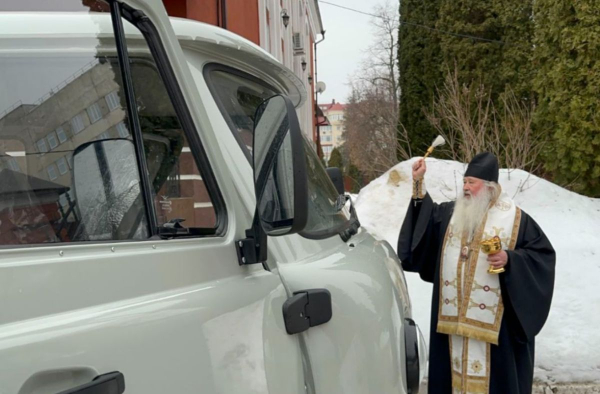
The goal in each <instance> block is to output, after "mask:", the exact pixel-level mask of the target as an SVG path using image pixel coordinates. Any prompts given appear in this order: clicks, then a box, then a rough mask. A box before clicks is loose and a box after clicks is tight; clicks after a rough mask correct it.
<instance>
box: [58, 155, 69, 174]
mask: <svg viewBox="0 0 600 394" xmlns="http://www.w3.org/2000/svg"><path fill="white" fill-rule="evenodd" d="M56 166H57V167H58V172H60V175H65V174H66V173H67V171H69V168H68V167H67V161H66V160H65V158H64V157H61V158H60V159H58V160H57V161H56Z"/></svg>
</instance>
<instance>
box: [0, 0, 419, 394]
mask: <svg viewBox="0 0 600 394" xmlns="http://www.w3.org/2000/svg"><path fill="white" fill-rule="evenodd" d="M125 3H127V4H129V5H131V6H132V7H134V8H137V9H141V10H142V11H144V13H145V14H146V15H147V16H148V17H149V18H150V20H151V21H152V22H153V23H154V25H155V26H156V28H157V30H158V33H159V35H160V39H161V41H162V45H163V46H164V47H165V50H166V52H167V56H168V59H169V63H170V64H171V66H172V68H173V71H174V73H175V75H176V78H177V82H178V84H179V87H180V88H181V90H182V93H183V96H184V98H185V101H186V105H187V106H188V108H189V110H190V112H191V115H192V118H193V120H194V123H195V125H196V128H197V130H198V134H199V136H200V139H201V141H202V143H203V145H204V148H205V150H206V155H207V157H208V159H209V161H210V163H211V167H212V169H213V171H214V174H215V178H216V180H217V183H218V185H219V189H220V191H221V193H222V195H223V199H224V201H225V205H226V208H227V219H228V226H227V229H226V232H225V234H224V235H223V236H221V237H214V238H213V237H208V238H201V239H200V238H197V239H186V240H183V239H181V240H149V241H142V242H102V243H88V244H62V245H58V246H40V247H38V246H35V247H27V248H2V249H0V301H1V303H2V307H0V391H1V392H15V393H20V394H28V393H38V392H39V393H41V392H54V391H60V390H64V389H68V388H71V387H74V386H76V385H78V384H83V383H86V382H87V381H89V380H90V378H93V377H94V376H95V375H98V374H102V373H107V372H110V371H113V370H119V371H120V372H122V373H123V374H124V375H125V380H126V384H127V391H126V392H127V393H129V392H132V393H166V392H174V393H175V392H177V393H188V392H189V393H191V392H207V393H267V392H268V393H277V394H279V393H284V394H285V393H290V394H292V393H293V394H299V393H304V392H309V393H311V392H312V390H313V389H314V392H316V393H356V394H358V393H367V392H378V393H404V392H405V391H406V389H405V384H406V383H405V382H406V376H405V359H404V357H405V356H404V332H403V322H404V318H406V317H410V302H409V299H408V293H407V290H406V283H405V281H404V277H403V273H402V271H401V268H400V266H399V262H398V260H397V257H396V256H395V253H394V251H393V249H392V248H391V247H390V246H389V245H388V244H387V243H386V242H383V241H377V240H375V239H373V238H372V237H371V236H370V235H369V234H368V233H366V231H365V230H364V229H360V230H359V233H358V234H356V235H355V236H354V237H352V238H351V239H350V240H349V241H348V242H343V241H342V240H341V238H340V237H339V236H338V235H335V234H334V235H332V236H331V237H329V238H325V239H321V240H311V239H307V238H304V237H302V236H300V235H289V236H284V237H269V239H268V245H269V250H268V255H269V258H268V266H269V267H270V269H271V272H268V271H265V270H264V269H263V267H262V266H261V265H260V264H257V265H253V266H239V265H238V262H237V255H236V249H235V242H236V240H239V239H242V238H244V236H245V230H246V229H248V228H250V226H251V224H252V219H253V216H254V212H255V205H256V201H255V196H254V183H253V174H252V168H251V165H250V163H249V162H248V160H247V158H246V156H244V154H243V153H242V151H241V150H240V146H239V145H238V142H237V141H236V139H235V138H234V137H233V135H232V133H231V130H230V129H229V126H228V124H227V122H226V121H225V119H224V118H223V116H222V115H221V112H220V110H219V108H218V106H217V104H216V103H215V100H214V98H213V97H212V95H211V92H210V90H209V88H208V85H207V83H206V81H205V77H204V75H203V69H204V67H205V66H206V65H207V64H210V63H220V64H224V65H227V66H229V67H233V68H236V69H239V70H242V71H244V72H246V73H249V74H251V75H253V76H255V77H257V78H259V79H261V80H265V81H267V82H268V83H269V84H270V85H272V86H274V87H275V88H276V89H277V90H279V91H280V93H283V94H286V95H288V96H289V97H290V98H292V100H293V101H294V103H295V104H296V105H297V106H302V105H309V104H308V103H310V100H307V98H308V96H307V93H306V92H305V90H304V87H303V84H302V82H301V81H300V80H299V79H298V78H297V77H296V76H295V75H294V74H293V73H292V72H291V71H290V70H287V69H286V68H285V67H284V66H282V65H281V64H279V63H278V62H277V61H276V60H275V59H274V58H273V57H272V56H270V55H269V54H268V53H266V52H265V51H264V50H262V49H261V48H259V47H258V46H256V45H254V44H252V43H251V42H249V41H247V40H244V39H243V38H241V37H238V36H236V35H234V34H232V33H230V32H227V31H225V30H222V29H219V28H215V27H212V26H208V25H205V24H202V23H198V22H191V21H187V20H178V19H171V20H169V19H168V18H167V17H166V13H165V12H164V6H163V4H162V2H161V1H160V0H126V1H125ZM124 27H125V32H126V34H127V35H128V38H142V36H141V35H139V34H138V33H137V32H136V31H134V30H132V29H131V26H128V24H125V25H124ZM111 29H112V26H111V23H110V18H108V16H90V15H76V14H58V15H56V14H55V15H49V14H34V15H31V14H19V15H17V14H10V15H9V14H0V48H2V51H1V54H2V55H3V56H6V54H10V53H11V51H12V50H19V49H20V50H21V51H22V52H23V48H29V49H28V50H29V52H30V53H36V52H43V51H46V52H52V51H67V52H68V51H72V52H76V51H77V47H78V44H77V42H78V41H85V40H87V39H89V38H94V37H96V36H97V35H98V34H100V33H102V34H104V33H103V32H111V31H112V30H111ZM15 32H16V33H15ZM73 43H75V44H74V45H71V44H73ZM180 45H181V46H180ZM182 48H183V49H182ZM311 288H324V289H327V290H329V291H330V292H331V295H332V306H333V318H332V319H331V321H329V322H328V323H326V324H323V325H321V326H317V327H312V328H310V329H309V330H308V331H306V332H304V333H302V334H298V335H294V336H291V335H287V334H286V332H285V325H284V322H283V316H282V312H281V310H282V305H283V303H284V302H285V300H286V299H287V298H288V297H290V296H291V295H292V294H293V293H294V292H297V291H302V290H306V289H311ZM61 371H62V372H65V371H66V373H62V372H61ZM40 376H42V377H44V376H45V378H40ZM48 376H49V378H48ZM65 376H66V377H65ZM53 377H54V378H53ZM23 387H25V389H26V390H25V391H21V392H19V390H21V389H22V388H23Z"/></svg>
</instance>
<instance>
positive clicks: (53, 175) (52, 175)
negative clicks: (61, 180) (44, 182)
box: [46, 164, 58, 181]
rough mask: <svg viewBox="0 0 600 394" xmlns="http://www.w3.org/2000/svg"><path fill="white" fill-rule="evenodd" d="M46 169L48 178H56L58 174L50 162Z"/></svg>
mask: <svg viewBox="0 0 600 394" xmlns="http://www.w3.org/2000/svg"><path fill="white" fill-rule="evenodd" d="M46 170H47V171H48V178H50V180H51V181H53V180H55V179H56V178H58V174H57V173H56V166H55V165H54V164H50V165H49V166H48V168H47V169H46Z"/></svg>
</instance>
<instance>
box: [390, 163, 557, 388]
mask: <svg viewBox="0 0 600 394" xmlns="http://www.w3.org/2000/svg"><path fill="white" fill-rule="evenodd" d="M426 169H427V168H426V164H425V161H424V160H423V159H420V160H418V161H416V162H415V163H414V165H413V168H412V176H413V198H412V200H411V202H410V204H409V207H408V212H407V214H406V217H405V219H404V224H403V225H402V229H401V231H400V237H399V239H398V256H399V257H400V260H401V261H402V267H403V268H404V270H405V271H413V272H418V273H419V275H420V276H421V278H422V279H423V280H424V281H427V282H432V283H433V297H432V302H431V304H432V308H431V327H430V341H429V347H430V352H429V382H428V391H429V393H430V394H455V393H460V394H467V393H468V394H471V393H473V394H527V393H531V390H532V385H533V366H534V352H535V336H536V335H537V334H538V333H539V332H540V330H541V329H542V327H543V325H544V323H545V321H546V318H547V317H548V313H549V311H550V303H551V301H552V293H553V289H554V266H555V258H556V256H555V253H554V249H553V248H552V245H551V244H550V242H549V241H548V238H546V236H545V235H544V233H543V232H542V230H541V228H540V227H539V226H538V224H537V223H536V222H535V221H534V220H533V219H532V218H531V217H530V216H528V215H527V214H526V213H525V212H523V211H522V210H521V209H520V208H518V207H517V206H516V205H515V203H514V201H513V200H512V199H511V198H510V197H509V196H508V195H507V194H506V193H503V192H502V188H501V187H500V185H499V184H498V175H499V169H498V160H497V159H496V157H495V156H494V155H492V154H491V153H488V152H484V153H480V154H478V155H477V156H475V157H474V158H473V160H472V161H471V162H470V163H469V165H468V167H467V170H466V172H465V174H464V180H463V193H462V195H460V196H459V198H458V199H457V201H456V202H446V203H442V204H436V203H434V202H433V200H432V199H431V197H430V196H429V194H428V193H427V191H426V189H425V180H424V175H425V172H426ZM485 241H490V242H496V244H497V246H499V245H501V250H500V251H497V252H496V253H494V254H492V253H490V254H485V253H484V249H483V248H482V245H485V244H489V242H485ZM482 243H483V244H482Z"/></svg>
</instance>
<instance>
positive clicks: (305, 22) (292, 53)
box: [163, 0, 324, 141]
mask: <svg viewBox="0 0 600 394" xmlns="http://www.w3.org/2000/svg"><path fill="white" fill-rule="evenodd" d="M163 3H164V4H165V8H166V9H167V12H168V13H169V15H170V16H174V17H181V18H188V19H194V20H197V21H200V22H204V23H209V24H212V25H215V26H219V27H222V28H224V29H227V30H229V31H232V32H234V33H236V34H239V35H241V36H242V37H244V38H246V39H248V40H250V41H252V42H254V43H255V44H257V45H259V46H260V47H262V48H263V49H265V50H266V51H267V52H269V53H270V54H271V55H273V56H274V57H275V58H277V59H278V60H279V61H280V62H281V63H282V64H284V65H285V66H286V67H287V68H289V69H290V70H292V71H293V72H294V74H296V75H297V76H298V77H299V78H300V79H301V80H302V81H303V82H304V85H305V87H306V91H307V93H308V99H307V100H306V102H305V104H304V105H303V106H302V107H301V108H298V109H297V112H298V118H299V120H300V125H301V126H302V130H303V132H304V133H305V134H306V136H307V137H308V138H309V139H310V140H312V141H316V140H317V129H316V122H315V94H314V92H315V88H314V87H315V84H316V80H315V79H316V78H315V67H314V64H315V51H314V47H315V42H317V38H318V37H317V36H318V35H322V34H323V32H324V28H323V23H322V20H321V14H320V11H319V5H318V0H163Z"/></svg>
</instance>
